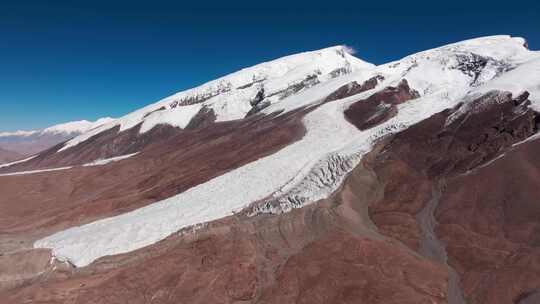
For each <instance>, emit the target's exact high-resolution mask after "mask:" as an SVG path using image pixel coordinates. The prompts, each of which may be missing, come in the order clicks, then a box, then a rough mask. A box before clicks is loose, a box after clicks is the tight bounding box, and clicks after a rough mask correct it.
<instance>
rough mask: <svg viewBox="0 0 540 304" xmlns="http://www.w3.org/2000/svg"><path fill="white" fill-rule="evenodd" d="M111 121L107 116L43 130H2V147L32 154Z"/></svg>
mask: <svg viewBox="0 0 540 304" xmlns="http://www.w3.org/2000/svg"><path fill="white" fill-rule="evenodd" d="M111 121H113V119H112V118H108V117H106V118H101V119H98V120H96V121H87V120H81V121H72V122H68V123H63V124H58V125H54V126H52V127H48V128H45V129H42V130H31V131H15V132H0V147H2V148H5V149H8V150H12V151H15V152H17V153H19V154H21V155H30V154H34V153H37V152H40V151H43V150H45V149H48V148H50V147H52V146H54V145H56V144H59V143H61V142H64V141H66V140H68V139H71V138H73V137H75V136H78V135H81V134H83V133H86V132H88V131H90V130H92V129H94V128H96V127H99V126H101V125H103V124H105V123H109V122H111Z"/></svg>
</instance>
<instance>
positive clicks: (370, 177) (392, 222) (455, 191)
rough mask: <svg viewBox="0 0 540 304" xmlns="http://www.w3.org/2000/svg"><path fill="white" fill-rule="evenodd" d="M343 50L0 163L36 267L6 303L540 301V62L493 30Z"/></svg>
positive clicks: (11, 225) (225, 83) (193, 94)
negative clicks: (374, 60) (379, 51)
mask: <svg viewBox="0 0 540 304" xmlns="http://www.w3.org/2000/svg"><path fill="white" fill-rule="evenodd" d="M347 50H348V48H347V47H345V46H337V47H331V48H327V49H323V50H319V51H312V52H306V53H301V54H297V55H292V56H287V57H284V58H280V59H276V60H273V61H269V62H265V63H262V64H259V65H256V66H253V67H250V68H246V69H243V70H241V71H238V72H235V73H232V74H230V75H227V76H224V77H222V78H219V79H217V80H214V81H210V82H208V83H206V84H204V85H202V86H199V87H197V88H193V89H190V90H187V91H183V92H179V93H177V94H174V95H172V96H170V97H167V98H165V99H163V100H160V101H158V102H157V103H154V104H152V105H149V106H147V107H144V108H142V109H140V110H137V111H135V112H133V113H130V114H128V115H126V116H124V117H121V118H119V119H116V120H111V121H105V122H104V123H103V124H102V125H100V126H95V127H93V128H92V129H90V130H88V131H86V132H84V133H83V134H81V135H78V136H76V137H74V138H73V139H71V140H69V141H67V142H66V143H64V144H61V145H58V146H56V147H53V148H51V149H48V150H47V151H44V152H43V153H39V154H38V155H35V156H34V157H31V158H28V159H26V160H23V161H18V162H14V163H11V164H6V165H4V166H2V167H0V178H1V179H2V181H3V182H4V183H0V187H2V186H1V185H2V184H5V186H3V187H4V188H0V190H1V191H3V193H5V198H2V199H3V200H4V201H2V199H0V206H4V205H5V206H7V207H9V208H12V209H9V210H8V211H7V213H6V214H7V216H6V217H5V218H2V217H0V228H3V229H5V230H6V231H7V230H9V231H12V234H13V235H14V236H13V238H15V239H17V238H21V239H24V240H26V239H30V240H31V247H32V248H33V249H29V248H25V249H28V250H29V252H30V253H28V254H36V255H37V254H41V255H40V258H41V259H43V260H44V261H45V262H44V264H43V265H42V266H41V268H40V267H36V268H38V270H36V271H34V272H33V274H32V275H29V277H30V278H32V279H35V278H36V277H38V278H42V277H41V273H47V277H43V278H42V279H43V282H40V286H39V288H38V289H35V288H37V287H33V286H32V284H30V285H29V287H28V286H27V287H23V289H22V290H23V291H21V292H20V293H16V294H15V293H14V294H12V295H11V296H13V297H14V298H17V299H20V298H19V297H22V296H21V295H24V294H25V292H26V293H28V294H30V295H32V296H36V297H39V296H42V295H43V290H44V289H45V290H47V288H49V287H43V286H52V285H50V284H57V282H56V281H54V282H53V281H50V280H51V279H50V275H49V274H50V273H53V274H56V273H60V272H62V271H63V272H62V279H60V280H66V281H67V282H72V281H71V280H73V282H75V281H74V280H79V281H77V286H82V287H79V288H80V289H79V290H81V294H82V295H81V297H80V298H78V299H79V300H81V301H83V302H84V301H87V302H92V301H96V299H99V298H100V297H103V296H104V293H105V294H106V292H110V293H111V294H112V295H111V297H113V298H114V296H115V295H116V292H117V291H118V288H115V287H113V286H117V287H118V286H123V287H125V286H126V285H125V284H124V283H117V281H118V280H120V281H122V282H129V284H128V283H126V284H127V285H129V286H132V287H133V288H128V291H126V293H127V294H130V295H131V294H136V293H137V292H139V291H141V290H143V291H144V292H147V291H148V294H146V293H145V294H144V296H141V297H142V298H145V299H146V298H151V299H158V298H160V297H161V296H162V295H166V296H164V297H163V298H160V299H164V300H163V301H162V302H164V303H174V302H175V301H176V302H178V301H186V300H187V301H189V302H197V301H201V302H214V300H215V299H227V300H226V301H225V302H230V303H234V302H238V301H246V302H249V303H255V302H269V303H289V302H294V301H296V299H298V298H302V299H306V301H307V302H312V300H313V301H317V300H318V299H320V298H321V297H322V296H323V295H332V297H333V298H332V299H334V300H331V302H332V301H333V302H347V301H345V299H349V300H350V299H353V300H352V302H355V300H357V302H361V301H371V300H373V299H377V300H378V301H379V302H381V303H423V302H426V303H464V301H465V299H467V301H471V303H472V302H478V303H510V302H512V301H513V302H516V299H518V298H523V297H529V296H530V295H534V294H536V291H537V290H540V276H538V273H540V271H539V270H540V268H539V267H536V264H534V263H527V262H524V261H532V260H536V259H539V258H540V255H539V254H538V251H537V250H536V249H537V236H536V232H537V230H538V229H539V227H540V217H539V216H538V212H537V211H538V206H537V197H538V195H540V193H539V192H538V191H540V190H538V187H537V186H536V182H540V181H539V180H538V176H540V173H539V172H540V169H539V168H540V158H538V156H537V155H540V154H539V153H537V152H538V151H540V146H539V145H538V143H539V142H538V141H537V140H536V139H537V138H538V135H537V131H538V129H539V124H540V114H539V113H538V111H540V52H536V51H531V50H529V49H528V48H527V47H526V42H525V40H524V39H522V38H514V37H510V36H492V37H483V38H478V39H472V40H467V41H462V42H458V43H454V44H450V45H446V46H442V47H439V48H435V49H432V50H427V51H424V52H420V53H417V54H412V55H410V56H407V57H405V58H403V59H400V60H398V61H395V62H390V63H387V64H383V65H379V66H376V65H373V64H370V63H366V62H364V61H362V60H361V59H358V58H355V57H354V56H353V55H351V54H349V53H348V52H347ZM506 172H509V173H508V175H506ZM53 180H54V182H55V183H57V184H61V185H62V187H57V188H56V187H41V188H39V189H38V190H35V185H36V184H38V185H48V184H50V183H51V182H52V181H53ZM11 187H13V188H11ZM448 189H452V190H451V191H449V190H448ZM479 189H482V190H479ZM506 189H508V190H506ZM30 190H32V191H30ZM34 190H35V191H40V195H39V196H38V198H37V199H36V196H35V192H34ZM14 199H16V200H18V201H19V202H20V205H18V206H17V207H16V208H15V207H13V206H11V205H8V202H11V201H12V200H14ZM7 207H6V208H7ZM28 210H31V212H30V211H28ZM14 218H17V221H14V220H13V219H14ZM0 244H2V243H1V242H0ZM9 244H10V245H9V246H14V248H15V250H21V248H20V247H21V246H23V245H17V244H15V245H12V243H9ZM10 249H12V248H11V247H10ZM25 254H26V253H25ZM15 256H16V257H17V258H21V257H20V255H17V254H15ZM51 258H52V262H49V261H51ZM13 259H15V258H13ZM524 264H526V265H528V266H529V267H523V265H524ZM230 265H233V266H231V267H229V266H230ZM62 267H63V268H62ZM79 268H81V269H82V270H80V271H79V270H78V269H79ZM529 268H530V269H529ZM58 269H61V270H58ZM67 269H70V270H69V271H72V273H69V274H65V273H66V272H68V270H67ZM85 269H89V270H88V271H86V270H85ZM6 276H8V275H6ZM139 276H140V277H139ZM510 276H514V277H513V279H512V280H509V279H508V278H509V277H510ZM516 276H517V277H519V279H515V277H516ZM53 277H54V276H53ZM66 277H67V278H66ZM149 277H152V278H155V280H149V279H148V278H149ZM126 278H129V279H126ZM171 278H179V279H178V281H176V280H172V281H174V282H177V283H175V284H172V285H171V283H170V282H172V281H171ZM487 278H490V279H489V280H488V279H487ZM492 278H496V279H492ZM80 282H85V283H84V284H89V286H88V287H85V286H83V285H79V284H83V283H80ZM150 282H160V283H159V284H157V285H155V286H154V285H152V284H153V283H150ZM178 282H180V283H178ZM313 282H317V284H315V285H314V283H313ZM343 282H347V283H343ZM404 282H405V283H404ZM479 282H481V284H480V283H479ZM208 284H211V286H212V288H210V289H211V290H208V288H203V287H201V286H208ZM506 284H513V287H512V288H511V290H512V291H511V292H510V291H508V290H510V289H508V288H507V289H506V291H508V292H507V293H505V294H502V295H498V296H493V295H492V293H490V292H493V290H498V289H499V288H501V286H506ZM164 285H166V287H163V286H164ZM319 285H320V286H319ZM55 286H56V285H55ZM313 286H315V287H313ZM351 286H352V287H351ZM467 286H475V288H472V289H471V288H468V287H467ZM349 287H351V288H349ZM33 288H34V289H33ZM51 288H52V287H51ZM58 288H60V287H58ZM313 288H314V289H313ZM36 290H37V291H36ZM53 290H54V291H53V292H51V294H54V295H52V296H51V297H53V298H54V297H58V299H59V300H58V301H62V300H65V297H64V298H62V297H63V296H62V295H59V294H60V293H58V292H57V291H56V290H55V289H54V288H53ZM201 290H205V291H201ZM321 290H324V291H321ZM104 291H105V292H104ZM143 291H141V292H143ZM310 292H313V293H310ZM0 295H1V294H0ZM113 295H114V296H113ZM310 296H311V297H312V298H310ZM105 298H106V297H105ZM105 298H102V299H105ZM47 299H48V300H49V299H50V298H47ZM106 299H108V300H110V298H106ZM404 299H407V301H405V300H404ZM506 300H509V301H506ZM329 301H330V300H329ZM505 301H506V302H505ZM349 302H350V301H349Z"/></svg>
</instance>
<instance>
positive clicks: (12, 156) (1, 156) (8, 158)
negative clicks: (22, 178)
mask: <svg viewBox="0 0 540 304" xmlns="http://www.w3.org/2000/svg"><path fill="white" fill-rule="evenodd" d="M22 157H23V155H21V154H19V153H17V152H13V151H9V150H6V149H2V148H0V165H1V164H4V163H9V162H12V161H15V160H18V159H21V158H22Z"/></svg>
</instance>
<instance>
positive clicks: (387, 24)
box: [0, 0, 540, 131]
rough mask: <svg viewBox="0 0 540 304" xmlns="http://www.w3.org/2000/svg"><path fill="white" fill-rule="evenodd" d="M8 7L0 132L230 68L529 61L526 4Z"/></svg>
mask: <svg viewBox="0 0 540 304" xmlns="http://www.w3.org/2000/svg"><path fill="white" fill-rule="evenodd" d="M20 2H23V1H17V2H15V1H12V2H10V1H1V2H0V106H1V107H0V131H10V130H16V129H33V128H42V127H46V126H49V125H52V124H56V123H60V122H66V121H71V120H79V119H96V118H99V117H103V116H113V117H119V116H121V115H123V114H126V113H128V112H130V111H132V110H135V109H137V108H139V107H141V106H144V105H146V104H149V103H152V102H154V101H157V100H158V99H160V98H162V97H165V96H167V95H170V94H172V93H175V92H177V91H181V90H183V89H186V88H190V87H193V86H196V85H198V84H201V83H204V82H206V81H208V80H211V79H214V78H216V77H219V76H221V75H224V74H227V73H230V72H233V71H235V70H238V69H240V68H242V67H246V66H250V65H253V64H257V63H259V62H262V61H266V60H270V59H274V58H277V57H281V56H284V55H288V54H292V53H297V52H301V51H306V50H313V49H319V48H324V47H327V46H332V45H337V44H347V45H349V46H351V47H353V48H354V49H355V50H356V51H357V54H356V55H357V56H358V57H360V58H362V59H364V60H366V61H369V62H373V63H377V64H379V63H384V62H388V61H391V60H395V59H399V58H401V57H403V56H406V55H408V54H410V53H413V52H416V51H421V50H424V49H428V48H432V47H436V46H440V45H443V44H446V43H450V42H455V41H459V40H463V39H467V38H473V37H478V36H486V35H494V34H510V35H514V36H522V37H525V38H527V40H528V41H529V45H530V47H531V48H532V49H540V13H539V12H540V7H539V5H538V4H535V2H532V1H531V2H522V1H505V2H501V3H496V2H495V1H489V2H487V1H486V2H482V1H452V2H451V3H447V4H445V5H444V6H441V5H440V4H438V2H435V1H430V2H428V1H400V2H396V3H392V2H389V1H385V2H381V1H378V2H377V1H375V2H377V3H375V4H365V3H362V1H355V2H350V3H349V2H347V1H327V2H326V3H325V5H318V4H314V3H315V2H314V1H309V2H308V1H288V2H283V3H280V2H278V1H271V2H264V3H263V4H260V3H257V2H256V1H250V2H247V1H246V2H238V1H237V2H232V1H221V2H219V3H220V4H212V3H211V2H204V4H205V5H206V6H202V5H201V6H199V7H196V6H194V5H191V6H186V4H185V3H182V2H181V1H157V0H156V1H136V0H135V1H129V2H128V1H114V3H112V4H111V3H108V2H113V1H101V0H95V1H85V2H81V3H79V4H75V3H73V2H74V1H69V2H68V1H65V2H64V1H51V2H50V3H46V1H32V0H30V1H24V3H20ZM379 3H380V4H379ZM270 4H271V5H272V7H270V6H269V5H270ZM254 5H258V6H254ZM510 5H511V7H510Z"/></svg>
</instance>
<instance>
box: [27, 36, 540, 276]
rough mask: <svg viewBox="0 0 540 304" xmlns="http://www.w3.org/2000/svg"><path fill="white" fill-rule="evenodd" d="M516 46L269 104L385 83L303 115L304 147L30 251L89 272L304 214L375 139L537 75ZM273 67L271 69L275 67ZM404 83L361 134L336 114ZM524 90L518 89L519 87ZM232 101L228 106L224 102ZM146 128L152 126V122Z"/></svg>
mask: <svg viewBox="0 0 540 304" xmlns="http://www.w3.org/2000/svg"><path fill="white" fill-rule="evenodd" d="M523 44H524V40H523V39H521V38H511V37H509V36H493V37H485V38H479V39H474V40H468V41H464V42H461V43H457V44H452V45H448V46H444V47H441V48H437V49H433V50H429V51H425V52H421V53H418V54H414V55H411V56H408V57H405V58H403V59H402V60H399V61H396V62H392V63H388V64H385V65H381V66H377V67H375V66H371V65H368V64H364V63H363V64H362V66H363V68H361V69H357V70H356V71H353V72H352V73H349V74H347V75H343V76H340V77H336V78H329V79H326V80H325V81H324V82H322V83H321V84H319V85H316V86H313V87H311V88H309V89H305V90H302V91H300V92H298V93H297V94H294V95H291V96H289V97H286V98H283V99H281V100H276V101H275V102H272V104H271V106H270V107H268V108H266V109H265V110H264V111H263V112H265V113H270V112H273V111H276V110H280V109H284V110H285V111H289V110H292V109H295V108H298V107H302V106H306V105H315V104H318V103H319V102H320V101H321V100H323V99H324V98H325V97H326V96H327V95H328V94H330V93H332V92H333V90H335V89H337V88H338V87H340V86H342V85H345V84H348V83H350V82H351V81H353V80H355V81H357V82H359V83H362V82H363V81H365V80H367V79H369V78H370V77H373V76H375V75H382V76H384V77H385V80H384V82H383V83H381V84H379V85H378V86H377V87H376V88H375V89H373V90H370V91H367V92H364V93H362V94H359V95H355V96H351V97H348V98H345V99H342V100H340V101H334V102H331V103H327V104H324V105H321V106H320V107H318V108H317V109H315V110H314V111H312V112H311V113H309V114H308V115H306V116H305V117H304V119H303V123H304V125H305V127H306V134H305V136H304V137H303V138H302V139H301V140H299V141H297V142H295V143H293V144H291V145H289V146H287V147H285V148H283V149H281V150H280V151H278V152H276V153H274V154H272V155H269V156H267V157H264V158H261V159H259V160H257V161H254V162H251V163H249V164H246V165H244V166H242V167H240V168H238V169H235V170H232V171H230V172H228V173H226V174H224V175H221V176H218V177H216V178H214V179H212V180H210V181H208V182H206V183H203V184H200V185H197V186H195V187H193V188H191V189H188V190H186V191H184V192H182V193H180V194H177V195H175V196H173V197H170V198H168V199H165V200H162V201H159V202H156V203H154V204H152V205H149V206H146V207H143V208H140V209H137V210H134V211H132V212H128V213H125V214H122V215H119V216H114V217H110V218H105V219H102V220H98V221H95V222H93V223H89V224H86V225H83V226H79V227H73V228H69V229H67V230H64V231H60V232H57V233H55V234H53V235H51V236H48V237H45V238H43V239H41V240H38V241H36V242H35V244H34V247H36V248H51V249H52V251H53V255H54V256H55V257H56V258H57V259H60V260H68V261H70V262H71V263H72V264H74V265H76V266H78V267H80V266H86V265H88V264H90V263H91V262H92V261H94V260H96V259H97V258H100V257H103V256H106V255H114V254H120V253H125V252H129V251H132V250H135V249H139V248H142V247H145V246H148V245H151V244H154V243H156V242H158V241H160V240H162V239H164V238H166V237H167V236H169V235H171V234H173V233H175V232H177V231H179V230H180V229H182V228H185V227H190V226H193V225H197V224H201V223H205V222H209V221H213V220H216V219H219V218H223V217H225V216H228V215H231V214H234V213H235V212H237V211H239V210H242V209H244V208H246V207H247V206H249V205H250V204H251V203H253V202H256V201H265V200H276V199H277V200H278V202H279V206H277V207H276V206H270V207H267V208H265V207H264V206H263V207H261V208H259V209H257V210H255V213H254V215H256V214H258V213H266V212H270V213H279V212H286V211H288V210H290V209H291V208H298V207H302V206H303V205H305V204H309V203H312V202H314V201H316V200H318V199H321V198H325V197H328V195H330V194H331V193H332V192H333V191H334V190H335V189H336V188H337V187H338V186H339V184H340V183H341V182H342V181H343V179H344V177H345V176H346V174H347V173H348V172H350V170H352V168H354V166H355V165H356V164H357V163H358V162H359V161H360V159H361V157H362V156H363V155H364V154H365V153H366V152H368V151H369V150H370V149H371V148H372V145H373V144H374V142H375V141H376V140H377V139H379V138H381V137H382V136H385V135H387V134H390V133H393V132H397V131H400V130H403V129H405V128H407V127H408V126H410V125H412V124H415V123H417V122H419V121H421V120H423V119H426V118H428V117H429V116H431V115H433V114H435V113H437V112H440V111H442V110H444V109H446V108H449V107H453V106H455V105H456V104H457V103H459V102H460V101H462V100H464V99H465V100H466V99H467V96H469V94H478V91H480V90H492V89H496V88H499V87H509V86H510V84H511V83H512V82H513V81H515V80H516V79H521V78H522V77H527V76H529V75H520V74H519V72H517V71H520V70H521V71H523V70H524V71H527V72H531V70H532V72H535V73H536V71H537V70H536V68H535V67H536V61H535V60H534V58H537V57H538V53H537V52H532V51H529V50H527V49H525V48H524V47H523ZM337 50H339V49H337ZM335 51H336V49H335V48H331V49H325V50H322V51H319V52H311V53H305V54H308V55H305V54H300V55H293V56H290V57H291V58H296V59H295V60H294V62H295V63H296V62H298V61H302V60H300V59H298V58H297V57H295V56H301V57H302V56H307V57H308V58H309V60H307V61H309V62H310V64H309V66H310V67H314V66H316V67H317V68H322V67H327V68H328V69H327V70H329V69H332V68H333V67H335V64H333V63H332V64H331V65H327V64H326V63H320V62H318V61H317V60H321V61H325V60H329V61H333V60H335V58H336V56H334V55H331V54H329V55H327V54H326V53H332V52H335ZM475 56H483V58H484V59H485V60H486V64H485V66H484V67H483V68H482V69H480V70H479V71H478V73H476V75H475V74H467V73H465V72H463V71H461V70H459V68H457V67H459V65H460V62H462V61H463V60H464V59H463V58H465V60H470V59H471V58H472V59H474V58H477V57H475ZM314 57H315V58H314ZM349 57H352V56H350V55H348V54H346V55H345V58H349ZM286 58H289V57H286ZM342 58H343V57H342ZM315 59H317V60H315ZM291 60H292V59H287V60H285V61H284V62H285V63H283V62H281V61H280V60H276V61H274V62H270V63H265V64H262V65H259V66H256V67H257V68H256V69H255V67H254V68H250V69H253V70H250V69H246V70H249V71H252V72H253V73H249V75H252V74H254V75H259V74H257V73H255V72H258V71H264V72H265V73H264V75H265V77H267V78H268V79H270V78H271V77H276V80H275V81H273V82H271V84H272V85H275V86H276V87H281V83H284V82H287V81H288V80H285V81H282V80H278V79H277V78H279V77H283V75H291V73H297V71H295V69H294V68H292V69H291V64H289V61H291ZM348 60H349V61H353V60H351V59H348ZM272 64H275V65H276V66H277V68H273V67H272V66H271V65H272ZM301 66H302V65H301ZM246 70H242V71H240V72H237V73H234V74H231V75H233V76H231V75H229V76H226V77H224V78H222V79H218V80H217V81H214V82H210V83H209V84H206V85H203V86H201V87H199V88H196V89H194V90H195V91H204V90H205V89H207V88H214V87H216V86H219V85H220V84H222V83H223V82H222V81H223V79H229V80H228V82H227V83H233V84H234V85H233V87H236V86H238V85H240V84H242V83H244V82H245V81H248V80H249V79H250V78H251V76H249V77H247V76H244V75H243V74H242V72H243V71H246ZM277 71H279V72H277ZM512 72H513V73H517V74H518V75H511V77H510V76H508V79H505V75H508V73H512ZM261 73H262V72H261ZM298 73H300V72H298ZM523 73H524V72H523ZM300 74H302V73H300ZM323 74H324V73H323ZM280 75H281V76H280ZM535 76H536V77H535V79H537V81H536V82H534V81H531V82H530V83H525V86H526V87H527V88H538V84H540V77H538V76H539V75H538V74H535ZM227 77H230V78H227ZM285 78H286V77H285ZM403 78H405V79H407V80H408V82H409V84H410V86H411V87H412V88H414V89H416V90H418V91H419V92H420V94H421V97H420V98H417V99H415V100H411V101H408V102H406V103H403V104H400V105H399V106H398V114H397V115H396V116H395V117H393V118H391V119H390V120H388V121H386V122H385V123H383V124H381V125H378V126H376V127H374V128H371V129H369V130H365V131H360V130H358V129H356V128H355V127H354V126H352V125H351V124H349V123H348V122H347V121H346V120H345V119H344V114H343V112H344V110H345V109H346V108H347V107H348V106H349V105H350V104H351V103H353V102H356V101H358V100H361V99H364V98H366V97H368V96H369V95H371V94H373V93H374V92H376V91H378V90H380V89H383V88H385V87H386V86H395V85H397V84H398V83H399V82H400V81H401V80H402V79H403ZM238 79H240V80H242V81H240V80H238ZM286 79H288V78H286ZM280 82H281V83H280ZM269 87H271V86H270V85H269ZM521 89H523V88H519V90H521ZM192 93H193V92H190V93H189V94H192ZM237 93H238V96H240V98H239V99H237V98H229V97H227V98H222V97H219V98H217V99H216V100H215V101H213V102H214V103H213V104H214V105H215V104H220V105H221V106H224V107H225V108H227V109H229V108H230V109H232V108H234V109H235V110H234V111H230V112H229V111H228V110H225V111H224V112H220V114H219V115H221V119H231V117H236V116H235V115H233V114H231V113H233V112H235V111H236V110H238V109H239V108H240V109H242V107H238V106H237V105H233V104H232V103H234V102H235V101H237V100H243V99H242V98H244V97H247V96H248V95H250V94H247V95H246V96H244V95H243V91H242V90H240V91H239V92H237ZM184 94H188V93H185V92H182V93H179V94H177V95H174V96H176V97H174V96H173V97H170V98H169V99H166V101H165V102H160V103H158V104H156V105H152V106H149V107H147V108H145V109H143V110H140V111H137V112H135V113H138V114H130V115H128V116H127V118H122V119H120V120H119V121H117V122H114V123H115V124H121V125H122V127H121V128H124V129H125V128H127V127H129V126H132V125H134V123H138V122H140V121H141V117H142V116H143V115H144V114H145V113H147V112H148V111H151V110H156V109H158V108H160V107H162V106H163V105H165V104H167V103H168V102H170V101H172V100H174V99H175V98H178V97H181V96H185V95H184ZM224 94H225V95H226V94H229V93H224ZM250 96H252V95H250ZM223 102H225V104H223ZM229 102H230V103H231V105H227V104H226V103H229ZM175 111H176V110H175ZM242 111H243V110H241V111H240V112H242ZM159 112H160V111H157V112H155V113H152V114H150V116H152V115H164V114H157V113H159ZM193 112H195V110H194V109H191V110H190V113H193ZM190 115H191V114H186V115H185V116H184V115H183V114H182V115H181V116H182V117H180V118H179V119H178V120H175V118H174V117H166V118H164V120H166V121H168V123H173V124H177V125H179V126H180V127H181V125H183V124H184V122H185V121H186V119H185V117H188V116H190ZM219 115H218V116H219ZM150 116H148V117H150ZM150 124H151V125H155V123H154V122H153V123H150ZM109 127H110V126H106V127H103V128H109ZM83 140H84V136H83V137H80V138H76V140H74V141H73V142H72V143H70V145H76V144H77V143H78V142H81V141H83Z"/></svg>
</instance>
